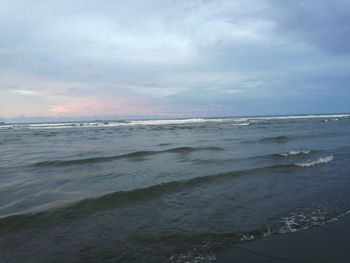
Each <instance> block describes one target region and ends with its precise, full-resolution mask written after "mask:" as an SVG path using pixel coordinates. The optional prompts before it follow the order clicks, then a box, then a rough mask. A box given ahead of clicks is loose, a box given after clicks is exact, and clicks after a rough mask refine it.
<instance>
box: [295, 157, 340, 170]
mask: <svg viewBox="0 0 350 263" xmlns="http://www.w3.org/2000/svg"><path fill="white" fill-rule="evenodd" d="M333 159H334V157H333V155H330V156H327V157H322V158H319V159H317V160H315V161H312V160H309V161H306V162H303V163H296V164H295V165H296V166H300V167H311V166H315V165H318V164H322V163H329V162H331V161H333Z"/></svg>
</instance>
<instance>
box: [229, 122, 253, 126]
mask: <svg viewBox="0 0 350 263" xmlns="http://www.w3.org/2000/svg"><path fill="white" fill-rule="evenodd" d="M232 125H234V126H249V125H250V122H242V123H233V124H232Z"/></svg>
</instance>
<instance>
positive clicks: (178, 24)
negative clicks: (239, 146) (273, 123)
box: [0, 0, 350, 120]
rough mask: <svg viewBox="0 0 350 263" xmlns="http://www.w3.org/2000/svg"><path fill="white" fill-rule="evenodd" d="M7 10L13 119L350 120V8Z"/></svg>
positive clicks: (2, 91) (146, 4)
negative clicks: (324, 116)
mask: <svg viewBox="0 0 350 263" xmlns="http://www.w3.org/2000/svg"><path fill="white" fill-rule="evenodd" d="M0 7H1V8H0V117H1V118H6V120H14V119H17V120H18V119H25V117H26V118H27V119H33V118H35V117H45V118H52V119H54V118H57V117H67V118H68V117H70V118H81V117H96V116H100V117H101V116H105V117H133V116H134V117H135V116H136V117H149V116H152V117H175V116H176V117H189V116H228V115H263V114H269V115H270V114H301V113H327V112H329V113H335V112H350V103H349V101H350V1H346V0H344V1H342V0H305V1H281V0H215V1H214V0H213V1H211V0H201V1H200V0H173V1H171V0H144V1H139V0H128V1H117V0H116V1H112V0H75V1H68V0H60V1H47V0H35V1H34V0H32V1H31V0H0ZM19 116H21V117H20V118H18V117H19Z"/></svg>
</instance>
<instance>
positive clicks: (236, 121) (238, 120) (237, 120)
mask: <svg viewBox="0 0 350 263" xmlns="http://www.w3.org/2000/svg"><path fill="white" fill-rule="evenodd" d="M344 118H350V114H333V115H327V114H323V115H291V116H267V117H263V116H261V117H260V116H256V117H223V118H187V119H156V120H120V121H116V120H111V121H90V122H61V123H29V124H4V125H0V130H2V129H63V128H93V127H119V126H163V125H184V124H190V125H191V124H200V123H233V125H238V126H248V125H250V124H252V123H260V122H261V123H265V124H266V122H264V121H274V120H294V119H296V120H298V119H325V121H326V120H340V119H344ZM248 123H249V124H248Z"/></svg>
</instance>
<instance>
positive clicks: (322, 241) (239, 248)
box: [215, 215, 350, 263]
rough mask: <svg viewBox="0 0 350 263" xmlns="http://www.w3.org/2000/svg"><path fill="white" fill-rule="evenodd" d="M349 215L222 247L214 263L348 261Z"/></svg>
mask: <svg viewBox="0 0 350 263" xmlns="http://www.w3.org/2000/svg"><path fill="white" fill-rule="evenodd" d="M349 244H350V215H345V216H343V217H341V218H339V219H338V220H337V221H335V222H330V223H327V224H325V225H322V226H317V227H313V228H310V229H307V230H303V231H300V232H294V233H289V234H276V235H272V236H270V237H266V238H263V239H258V240H254V241H248V242H245V243H242V244H239V245H234V246H232V247H230V248H227V249H225V250H224V251H222V252H220V253H218V254H217V256H216V261H215V262H217V263H228V262H235V263H240V262H242V263H250V262H251V263H279V262H295V263H313V262H315V263H316V262H317V263H329V262H335V263H342V262H350V249H349Z"/></svg>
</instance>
